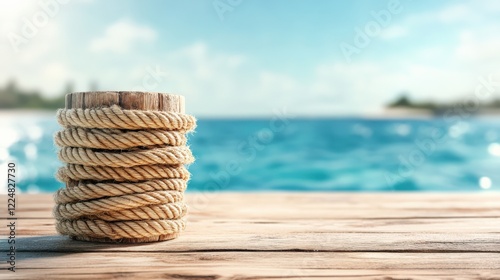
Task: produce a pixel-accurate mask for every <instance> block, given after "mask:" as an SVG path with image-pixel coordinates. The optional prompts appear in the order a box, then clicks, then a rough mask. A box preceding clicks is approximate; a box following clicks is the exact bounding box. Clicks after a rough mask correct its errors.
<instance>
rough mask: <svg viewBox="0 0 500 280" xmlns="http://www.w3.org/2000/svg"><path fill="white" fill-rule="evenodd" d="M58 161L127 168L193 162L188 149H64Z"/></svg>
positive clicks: (60, 151)
mask: <svg viewBox="0 0 500 280" xmlns="http://www.w3.org/2000/svg"><path fill="white" fill-rule="evenodd" d="M58 156H59V160H61V161H63V162H67V163H74V164H85V165H92V166H110V167H129V166H137V165H151V164H188V163H192V162H193V161H194V158H193V155H192V154H191V150H189V148H188V147H185V146H181V147H165V148H158V149H152V150H135V151H126V152H122V153H120V152H96V151H94V150H92V149H84V148H73V147H64V148H62V149H61V150H59V153H58Z"/></svg>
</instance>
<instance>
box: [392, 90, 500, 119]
mask: <svg viewBox="0 0 500 280" xmlns="http://www.w3.org/2000/svg"><path fill="white" fill-rule="evenodd" d="M464 102H465V101H464ZM460 104H461V102H450V103H436V102H432V101H424V102H416V101H413V100H411V99H410V97H409V94H408V93H402V94H400V96H399V97H398V98H397V99H396V100H394V101H393V102H390V103H389V104H387V107H388V108H407V109H421V110H428V111H431V112H433V113H435V114H439V113H442V112H446V111H447V110H449V109H452V108H455V107H456V106H460ZM462 105H463V104H462ZM480 108H481V109H500V99H499V98H496V99H493V100H491V101H489V102H485V103H481V104H480Z"/></svg>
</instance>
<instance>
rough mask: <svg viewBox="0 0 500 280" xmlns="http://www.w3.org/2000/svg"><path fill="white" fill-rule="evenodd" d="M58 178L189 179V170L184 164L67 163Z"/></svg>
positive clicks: (137, 180) (64, 180)
mask: <svg viewBox="0 0 500 280" xmlns="http://www.w3.org/2000/svg"><path fill="white" fill-rule="evenodd" d="M56 177H57V179H59V180H60V181H61V182H68V181H69V180H96V181H106V180H115V181H117V182H139V181H145V180H150V179H161V178H178V179H184V180H189V172H188V171H187V169H186V168H185V167H184V166H182V165H141V166H134V167H107V166H87V165H79V164H67V165H66V167H61V168H59V170H58V172H57V174H56Z"/></svg>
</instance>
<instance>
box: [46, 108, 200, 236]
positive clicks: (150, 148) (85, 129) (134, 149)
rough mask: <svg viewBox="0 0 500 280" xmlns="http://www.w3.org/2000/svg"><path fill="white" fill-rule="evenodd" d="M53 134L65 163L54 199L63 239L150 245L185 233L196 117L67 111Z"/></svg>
mask: <svg viewBox="0 0 500 280" xmlns="http://www.w3.org/2000/svg"><path fill="white" fill-rule="evenodd" d="M57 120H58V122H59V123H60V124H61V125H62V126H63V127H64V129H63V130H61V131H59V132H58V133H57V134H56V135H55V136H54V142H55V144H56V145H57V146H59V147H61V149H60V150H59V152H58V157H59V159H60V160H61V161H62V162H64V163H66V165H65V166H63V167H61V168H60V169H59V170H58V172H57V174H56V176H57V178H58V179H59V180H60V181H62V182H64V183H66V187H65V188H63V189H60V190H58V191H57V192H56V193H55V195H54V200H55V202H56V206H55V207H54V211H53V212H54V216H55V218H56V220H57V223H56V229H57V231H58V232H59V233H61V234H64V235H69V236H71V237H73V238H76V239H79V240H86V241H103V242H152V241H160V240H167V239H172V238H175V237H177V235H178V234H179V233H180V232H181V231H182V230H183V229H184V228H185V220H184V216H185V215H186V213H187V206H186V204H185V203H184V195H183V194H184V190H185V189H186V185H187V184H186V183H187V181H188V180H189V176H190V175H189V172H188V171H187V169H186V168H185V167H184V164H189V163H192V162H193V161H194V158H193V155H192V154H191V151H190V150H189V148H188V147H187V146H186V136H185V134H186V133H187V132H189V131H191V130H193V129H194V128H195V126H196V121H195V118H194V117H192V116H189V115H185V114H180V113H171V112H163V111H140V110H123V109H121V108H120V107H119V106H116V105H115V106H112V107H107V108H96V109H64V110H59V111H58V112H57Z"/></svg>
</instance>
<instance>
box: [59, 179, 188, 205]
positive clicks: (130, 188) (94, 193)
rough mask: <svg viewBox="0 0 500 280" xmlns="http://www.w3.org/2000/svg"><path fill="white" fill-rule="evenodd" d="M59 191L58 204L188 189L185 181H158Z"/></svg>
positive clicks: (80, 185) (82, 185)
mask: <svg viewBox="0 0 500 280" xmlns="http://www.w3.org/2000/svg"><path fill="white" fill-rule="evenodd" d="M71 185H72V184H71V182H70V183H69V184H68V187H67V188H62V189H59V190H58V191H57V192H56V194H55V196H54V200H55V202H56V203H70V202H77V201H85V200H91V199H97V198H102V197H107V196H122V195H126V194H137V193H145V192H151V191H167V190H174V191H181V192H183V191H184V190H185V189H186V181H185V180H183V179H158V180H151V181H143V182H138V183H128V182H125V183H96V184H93V183H83V182H78V183H76V185H75V186H72V187H71Z"/></svg>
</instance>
